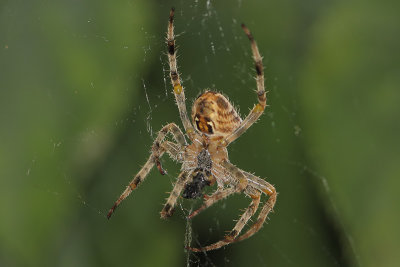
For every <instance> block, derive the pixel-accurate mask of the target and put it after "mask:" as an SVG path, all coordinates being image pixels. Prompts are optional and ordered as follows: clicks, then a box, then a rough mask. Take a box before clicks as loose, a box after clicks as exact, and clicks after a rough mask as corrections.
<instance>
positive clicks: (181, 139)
mask: <svg viewBox="0 0 400 267" xmlns="http://www.w3.org/2000/svg"><path fill="white" fill-rule="evenodd" d="M168 133H172V135H173V137H174V139H175V140H176V142H177V144H178V145H179V146H180V147H181V148H182V147H184V146H186V145H187V143H186V139H185V136H184V135H183V133H182V131H181V129H179V127H178V126H177V125H176V124H175V123H169V124H167V125H165V126H164V127H162V129H161V130H160V131H159V132H158V135H157V138H156V140H154V143H153V147H152V153H153V155H154V157H155V163H156V166H157V169H158V171H159V172H160V173H161V174H162V175H164V174H165V171H164V170H163V168H162V166H161V162H160V155H159V151H160V144H161V143H162V142H163V141H164V139H165V136H166V135H167V134H168Z"/></svg>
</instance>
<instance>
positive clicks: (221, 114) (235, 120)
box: [192, 91, 242, 136]
mask: <svg viewBox="0 0 400 267" xmlns="http://www.w3.org/2000/svg"><path fill="white" fill-rule="evenodd" d="M192 120H193V124H194V125H195V127H196V129H197V130H199V131H200V132H202V133H204V134H207V135H210V136H211V135H212V136H227V135H228V134H230V133H232V132H233V131H234V130H235V129H236V128H237V127H238V126H239V125H240V123H241V121H242V119H241V118H240V117H239V115H238V114H237V112H236V110H235V109H234V107H233V106H232V104H231V103H230V102H229V101H228V99H226V97H224V96H223V95H222V94H220V93H216V92H212V91H206V92H204V93H203V94H202V95H200V96H199V97H198V98H197V99H196V101H195V102H194V104H193V107H192Z"/></svg>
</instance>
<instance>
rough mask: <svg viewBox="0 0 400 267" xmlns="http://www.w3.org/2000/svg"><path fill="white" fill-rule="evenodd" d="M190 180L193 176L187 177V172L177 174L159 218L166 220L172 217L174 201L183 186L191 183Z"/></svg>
mask: <svg viewBox="0 0 400 267" xmlns="http://www.w3.org/2000/svg"><path fill="white" fill-rule="evenodd" d="M192 179H193V176H192V175H191V174H190V175H189V173H188V172H187V171H183V172H181V173H180V174H179V176H178V179H177V180H176V183H175V186H174V189H172V192H171V193H170V194H169V197H168V199H167V202H166V203H165V205H164V208H163V209H162V210H161V212H160V215H161V218H163V219H166V218H168V217H171V216H172V214H173V213H174V210H175V208H174V207H175V204H176V201H177V200H178V197H179V196H180V194H181V192H182V190H183V188H184V187H185V184H186V183H187V182H191V180H192Z"/></svg>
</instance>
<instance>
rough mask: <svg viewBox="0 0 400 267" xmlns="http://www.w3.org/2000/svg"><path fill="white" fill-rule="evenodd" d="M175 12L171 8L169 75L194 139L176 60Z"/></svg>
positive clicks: (168, 36) (182, 114) (187, 130)
mask: <svg viewBox="0 0 400 267" xmlns="http://www.w3.org/2000/svg"><path fill="white" fill-rule="evenodd" d="M174 12H175V9H174V8H171V11H170V13H169V21H168V31H167V46H168V62H169V69H170V74H169V76H170V77H171V83H172V86H173V88H174V95H175V100H176V104H177V105H178V109H179V116H180V117H181V120H182V123H183V127H184V128H185V131H186V132H187V133H188V135H189V137H191V139H192V137H193V136H194V135H195V132H194V129H193V126H192V123H191V122H190V120H189V117H188V114H187V111H186V104H185V92H184V90H183V87H182V84H181V81H180V78H179V73H178V67H177V62H176V49H175V35H174Z"/></svg>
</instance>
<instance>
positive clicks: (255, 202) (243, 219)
mask: <svg viewBox="0 0 400 267" xmlns="http://www.w3.org/2000/svg"><path fill="white" fill-rule="evenodd" d="M260 195H261V193H259V192H258V193H256V194H254V195H250V196H251V198H252V202H251V203H250V205H249V206H248V207H247V209H246V210H245V212H244V213H243V214H242V216H240V219H239V220H238V222H237V223H236V225H235V227H233V229H232V231H231V232H230V233H229V234H228V235H226V236H225V238H224V239H223V240H220V241H218V242H216V243H214V244H211V245H208V246H206V247H202V248H190V247H189V248H188V249H189V250H191V251H193V252H202V251H209V250H215V249H219V248H221V247H223V246H226V245H228V244H230V243H232V242H234V241H235V238H236V237H237V236H238V235H239V233H240V232H241V231H242V229H243V227H244V226H245V225H246V224H247V222H248V221H249V220H250V218H251V217H252V216H253V215H254V213H256V211H257V209H258V206H259V204H260Z"/></svg>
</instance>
